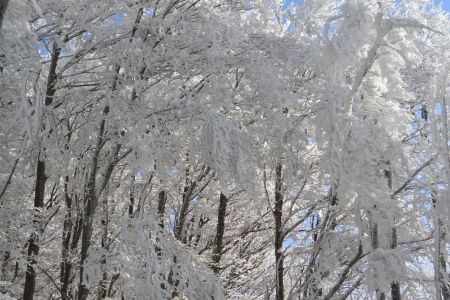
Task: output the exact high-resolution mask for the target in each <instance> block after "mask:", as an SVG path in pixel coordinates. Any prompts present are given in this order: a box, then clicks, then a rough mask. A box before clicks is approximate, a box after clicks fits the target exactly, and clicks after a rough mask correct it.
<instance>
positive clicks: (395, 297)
mask: <svg viewBox="0 0 450 300" xmlns="http://www.w3.org/2000/svg"><path fill="white" fill-rule="evenodd" d="M387 166H388V169H387V170H385V171H384V174H385V176H386V179H387V182H388V188H389V192H391V191H392V171H391V169H390V162H389V161H387ZM394 221H395V220H394ZM391 235H392V236H391V249H395V248H397V246H398V241H397V228H395V224H394V227H393V228H392V231H391ZM391 297H392V300H401V299H402V296H401V294H400V283H399V282H397V281H394V282H392V283H391Z"/></svg>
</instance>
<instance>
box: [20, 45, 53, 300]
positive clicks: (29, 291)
mask: <svg viewBox="0 0 450 300" xmlns="http://www.w3.org/2000/svg"><path fill="white" fill-rule="evenodd" d="M60 51H61V49H60V48H59V47H58V46H57V45H56V44H54V45H53V51H52V58H51V62H50V67H49V71H48V80H47V88H46V96H45V101H44V104H45V106H46V107H48V106H50V105H51V104H52V102H53V97H54V95H55V91H56V89H55V85H56V80H57V78H56V66H57V64H58V59H59V54H60ZM37 101H38V100H37ZM43 150H44V149H43ZM42 152H43V151H42ZM41 154H42V155H43V153H41V151H40V152H39V155H38V162H37V167H36V186H35V190H34V209H35V215H34V220H33V223H34V225H35V231H34V233H33V234H31V236H30V239H29V241H28V264H27V271H26V275H25V284H24V291H23V299H24V300H32V299H33V297H34V290H35V287H36V271H35V269H34V265H35V264H36V260H35V258H34V257H36V256H38V255H39V235H40V231H41V224H40V219H41V213H40V210H41V209H42V208H43V207H44V196H45V182H46V181H47V177H46V175H45V161H44V158H43V156H41Z"/></svg>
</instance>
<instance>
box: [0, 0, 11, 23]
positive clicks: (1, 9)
mask: <svg viewBox="0 0 450 300" xmlns="http://www.w3.org/2000/svg"><path fill="white" fill-rule="evenodd" d="M8 2H9V0H0V30H1V29H2V25H3V18H4V15H5V12H6V8H8Z"/></svg>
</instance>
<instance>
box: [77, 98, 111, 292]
mask: <svg viewBox="0 0 450 300" xmlns="http://www.w3.org/2000/svg"><path fill="white" fill-rule="evenodd" d="M108 113H109V106H105V108H104V109H103V117H102V120H101V121H100V126H99V129H98V132H97V144H96V146H95V151H94V153H93V156H92V162H91V169H90V173H89V177H88V181H87V183H86V189H85V193H84V214H83V225H82V226H83V233H82V235H81V253H80V282H79V286H78V300H85V299H87V296H88V293H89V291H88V289H87V287H86V285H85V284H83V275H84V274H83V271H84V267H83V264H84V261H85V260H86V258H87V254H88V249H89V246H90V242H91V235H92V223H93V219H94V212H95V207H96V205H97V199H96V194H95V191H96V190H95V187H96V175H97V166H98V159H99V156H100V150H101V148H102V145H103V134H104V130H105V123H106V120H105V119H106V115H107V114H108Z"/></svg>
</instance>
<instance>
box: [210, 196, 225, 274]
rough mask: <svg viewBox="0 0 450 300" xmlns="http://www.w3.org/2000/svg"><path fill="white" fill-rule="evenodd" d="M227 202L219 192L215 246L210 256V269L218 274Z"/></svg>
mask: <svg viewBox="0 0 450 300" xmlns="http://www.w3.org/2000/svg"><path fill="white" fill-rule="evenodd" d="M227 202H228V198H227V197H226V196H225V195H224V194H222V193H220V198H219V211H218V213H217V229H216V237H215V244H216V247H215V248H214V250H213V257H212V260H213V265H212V270H213V272H214V273H216V274H218V273H219V271H220V259H221V258H222V251H223V235H224V232H225V215H226V212H227Z"/></svg>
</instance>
